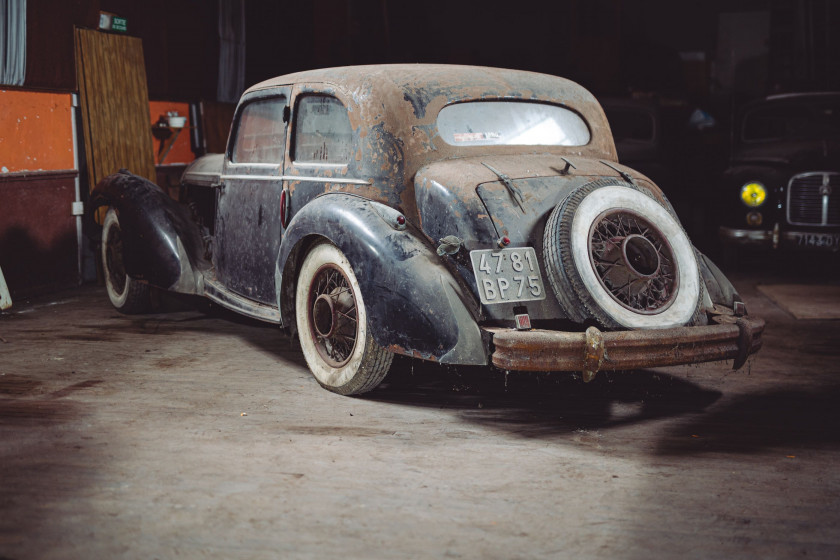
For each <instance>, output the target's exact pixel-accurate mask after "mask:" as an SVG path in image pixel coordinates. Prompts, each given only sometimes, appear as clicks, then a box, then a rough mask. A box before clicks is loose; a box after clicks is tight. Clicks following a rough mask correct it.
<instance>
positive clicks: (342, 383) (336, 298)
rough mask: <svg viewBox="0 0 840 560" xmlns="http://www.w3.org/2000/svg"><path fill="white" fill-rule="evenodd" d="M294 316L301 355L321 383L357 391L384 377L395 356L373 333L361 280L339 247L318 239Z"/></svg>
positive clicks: (309, 256)
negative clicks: (380, 343) (360, 284)
mask: <svg viewBox="0 0 840 560" xmlns="http://www.w3.org/2000/svg"><path fill="white" fill-rule="evenodd" d="M295 315H296V320H297V328H298V336H299V337H300V346H301V349H302V350H303V356H304V358H305V359H306V363H307V365H308V366H309V369H310V370H311V371H312V374H313V375H314V376H315V379H316V380H317V381H318V383H320V384H321V386H322V387H324V388H325V389H327V390H329V391H332V392H334V393H339V394H341V395H356V394H360V393H365V392H367V391H371V390H373V389H374V388H376V387H377V386H378V385H379V384H380V383H381V382H382V380H383V379H385V376H386V375H387V373H388V369H389V368H390V367H391V362H392V360H393V358H394V355H393V354H392V353H391V352H389V351H387V350H386V349H385V348H382V347H381V346H379V345H378V344H377V343H376V341H374V340H373V337H372V336H371V335H370V332H369V328H368V322H369V318H368V315H367V310H366V308H365V304H364V301H363V300H362V294H361V290H360V289H359V282H358V280H357V279H356V275H355V274H354V272H353V268H352V267H351V266H350V262H349V261H348V260H347V257H345V256H344V254H343V253H342V252H341V251H340V250H339V249H338V247H336V246H334V245H332V244H330V243H326V242H324V243H319V244H317V245H315V246H314V247H313V248H312V249H311V250H310V251H309V253H308V254H307V255H306V258H305V259H304V261H303V264H302V265H301V269H300V274H299V275H298V280H297V290H296V293H295Z"/></svg>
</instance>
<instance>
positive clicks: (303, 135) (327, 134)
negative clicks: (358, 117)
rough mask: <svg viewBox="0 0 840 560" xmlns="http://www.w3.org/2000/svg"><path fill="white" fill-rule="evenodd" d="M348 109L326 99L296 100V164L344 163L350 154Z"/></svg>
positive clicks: (350, 131) (350, 134)
mask: <svg viewBox="0 0 840 560" xmlns="http://www.w3.org/2000/svg"><path fill="white" fill-rule="evenodd" d="M351 142H352V129H351V128H350V117H349V116H348V115H347V108H346V107H344V105H343V104H342V103H341V101H339V100H338V99H336V98H335V97H331V96H328V95H307V96H305V97H300V98H298V101H297V111H296V117H295V130H294V155H293V159H294V161H295V162H296V163H339V164H340V163H347V162H348V161H350V156H351V153H352V144H351Z"/></svg>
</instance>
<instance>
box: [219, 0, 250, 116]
mask: <svg viewBox="0 0 840 560" xmlns="http://www.w3.org/2000/svg"><path fill="white" fill-rule="evenodd" d="M244 90H245V3H244V1H243V0H219V85H218V90H217V92H216V101H226V102H228V103H236V102H237V101H239V96H240V95H242V92H243V91H244Z"/></svg>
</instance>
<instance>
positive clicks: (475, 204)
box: [93, 64, 764, 394]
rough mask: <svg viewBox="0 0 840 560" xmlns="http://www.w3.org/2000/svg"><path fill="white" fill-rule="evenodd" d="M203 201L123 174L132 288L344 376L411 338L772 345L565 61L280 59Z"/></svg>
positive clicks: (617, 347) (667, 357)
mask: <svg viewBox="0 0 840 560" xmlns="http://www.w3.org/2000/svg"><path fill="white" fill-rule="evenodd" d="M183 183H184V185H185V189H186V191H187V194H188V199H189V201H190V202H189V205H187V206H184V205H179V204H178V203H175V202H174V201H172V200H170V199H169V198H167V196H166V195H164V194H163V192H162V191H161V190H160V189H159V188H157V187H156V186H155V185H153V184H151V183H149V182H148V181H145V180H143V179H140V178H138V177H136V176H134V175H131V174H130V173H128V172H121V173H117V174H115V175H112V176H110V177H108V178H106V179H104V180H103V181H102V182H101V183H100V184H99V185H98V186H97V188H96V189H95V196H94V204H93V206H107V207H108V210H107V213H106V218H105V221H104V228H103V233H102V259H103V264H104V269H105V271H106V285H107V288H108V294H109V297H110V298H111V301H112V303H113V304H114V306H115V307H117V309H120V310H122V311H124V312H139V311H143V310H145V309H147V305H148V295H149V293H148V292H149V286H150V285H151V286H158V287H161V288H164V289H167V290H172V291H177V292H185V293H194V294H201V295H204V296H206V297H208V298H210V299H212V300H213V301H215V302H217V303H219V304H220V305H223V306H225V307H228V308H230V309H233V310H235V311H238V312H240V313H242V314H244V315H248V316H250V317H254V318H257V319H261V320H264V321H269V322H272V323H277V324H279V325H281V326H283V327H287V328H289V329H290V330H291V331H292V332H296V333H297V334H298V336H299V339H300V344H301V348H302V350H303V353H304V356H305V358H306V361H307V364H308V365H309V367H310V369H311V370H312V373H313V374H314V376H315V378H316V379H317V381H318V382H319V383H320V384H321V385H322V386H324V387H325V388H327V389H329V390H331V391H335V392H338V393H341V394H356V393H363V392H365V391H369V390H371V389H373V388H374V387H376V386H377V385H378V384H379V383H380V382H381V381H382V379H383V378H384V377H385V375H386V374H387V372H388V369H389V367H390V365H391V362H392V359H393V356H394V354H402V355H407V356H412V357H417V358H422V359H424V360H432V361H436V362H440V363H446V364H471V365H491V364H492V365H493V366H495V367H498V368H502V369H505V370H522V371H580V372H584V379H586V380H588V379H591V378H592V376H594V375H595V373H596V372H597V371H599V370H614V369H632V368H639V367H648V366H660V365H669V364H684V363H691V362H701V361H709V360H724V359H733V360H734V363H733V365H734V366H735V367H740V366H741V365H742V364H743V363H744V361H745V360H746V358H747V357H748V356H749V355H750V354H751V353H753V352H755V351H757V350H758V348H759V347H760V345H761V339H760V336H761V332H762V330H763V326H764V323H763V321H761V320H760V319H756V318H751V317H749V316H747V315H746V310H745V307H744V304H743V303H742V301H741V298H740V297H739V295H738V294H737V293H736V291H735V289H734V288H733V287H732V285H731V284H730V283H729V282H728V281H727V280H726V278H725V277H724V276H723V274H721V272H720V271H719V270H718V268H717V267H715V265H714V264H712V262H711V261H709V259H707V258H706V257H705V256H704V255H702V254H700V253H698V252H697V251H696V250H695V249H694V247H693V246H692V244H691V242H690V241H689V240H688V238H687V236H686V235H685V233H684V231H683V229H682V227H681V226H680V223H679V221H678V220H677V219H676V217H675V215H674V213H673V210H672V209H671V207H670V205H669V203H668V201H667V200H666V199H665V197H664V196H663V195H662V193H661V191H660V190H659V189H658V188H657V187H656V185H654V184H653V183H652V182H651V181H650V180H649V179H647V178H646V177H644V176H642V175H640V174H638V173H636V172H635V171H633V170H632V169H629V168H627V167H625V166H622V165H619V164H618V163H617V161H616V152H615V145H614V143H613V139H612V136H611V134H610V129H609V125H608V123H607V120H606V118H605V117H604V113H603V111H602V110H601V107H600V106H599V104H598V102H597V101H596V100H595V98H594V97H593V96H592V95H591V94H590V93H589V92H587V91H586V90H585V89H583V88H581V87H580V86H579V85H577V84H575V83H573V82H571V81H568V80H565V79H562V78H558V77H553V76H547V75H542V74H535V73H529V72H521V71H514V70H501V69H492V68H479V67H461V66H442V65H419V64H418V65H389V66H367V67H349V68H333V69H325V70H316V71H308V72H301V73H297V74H291V75H287V76H281V77H278V78H274V79H272V80H268V81H266V82H263V83H260V84H257V85H255V86H253V87H251V88H250V89H249V90H248V91H246V92H245V94H243V96H242V99H241V101H240V103H239V105H238V108H237V111H236V116H235V118H234V122H233V125H232V129H231V133H230V137H229V142H228V147H227V151H226V153H225V154H216V155H209V156H205V157H203V158H201V159H199V160H197V161H196V162H195V163H194V164H192V165H191V166H190V167H189V168H188V169H187V170H186V171H185V173H184V177H183Z"/></svg>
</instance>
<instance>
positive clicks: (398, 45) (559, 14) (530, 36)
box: [26, 0, 840, 100]
mask: <svg viewBox="0 0 840 560" xmlns="http://www.w3.org/2000/svg"><path fill="white" fill-rule="evenodd" d="M100 10H104V11H109V12H113V13H116V14H119V15H121V16H123V17H127V18H128V32H129V34H131V35H133V36H137V37H140V38H142V39H143V48H144V51H145V58H146V68H147V76H148V84H149V93H150V96H151V97H152V98H166V99H173V100H192V99H199V98H201V99H215V95H216V81H217V76H218V52H219V46H218V44H219V41H218V29H217V10H218V4H217V2H216V1H214V0H144V1H143V2H139V1H136V0H62V1H56V0H52V1H50V0H29V2H28V13H27V17H28V62H27V79H26V86H27V87H35V88H50V89H60V90H75V89H76V80H75V72H74V56H73V48H74V43H73V26H74V25H78V26H85V27H96V26H97V24H98V16H99V11H100ZM245 10H246V37H247V45H246V68H245V85H246V86H248V85H251V84H253V83H256V82H259V81H261V80H264V79H266V78H270V77H272V76H277V75H280V74H284V73H288V72H293V71H297V70H303V69H307V68H316V67H328V66H341V65H349V64H367V63H384V62H444V63H455V64H481V65H488V66H502V67H514V68H521V69H528V70H536V71H541V72H547V73H551V74H557V75H562V76H566V77H569V78H572V79H574V80H576V81H578V82H580V83H582V84H583V85H584V86H586V87H588V88H589V89H591V90H592V91H594V92H595V93H597V94H602V95H603V94H610V95H615V94H622V93H626V92H627V91H628V90H629V89H631V88H632V89H636V90H638V89H642V90H656V91H666V92H676V93H680V92H684V91H685V90H687V89H688V90H691V89H692V88H693V89H697V88H701V89H702V88H705V90H706V92H707V93H708V92H710V91H713V90H714V88H715V84H714V82H713V79H712V78H713V76H711V75H710V70H711V68H712V65H713V63H714V62H715V57H716V56H717V55H718V28H719V21H720V18H721V14H726V13H736V12H764V13H768V14H770V22H771V25H770V34H769V36H768V37H767V38H766V39H763V40H764V41H765V42H766V43H767V44H766V45H765V46H766V51H767V58H766V60H764V61H762V64H763V65H765V66H766V68H767V70H766V72H764V73H763V74H761V75H760V76H761V80H762V83H761V84H758V85H757V86H756V89H760V90H766V91H771V90H773V89H788V90H791V89H803V88H804V89H838V88H840V36H837V34H836V33H834V30H835V29H836V28H838V27H840V4H838V3H837V2H834V1H833V0H799V1H796V2H794V1H793V0H680V1H678V2H675V1H673V0H552V1H548V0H531V1H523V2H519V3H512V2H509V1H504V2H502V1H501V0H485V1H484V2H451V1H450V0H425V1H424V2H403V1H393V0H320V1H319V2H317V3H315V2H308V1H306V0H297V1H290V0H247V1H246V2H245ZM685 51H695V52H701V53H703V55H704V56H705V62H704V65H705V66H704V67H701V68H695V69H694V71H695V74H696V73H698V72H699V73H703V72H705V73H706V74H707V75H706V76H699V77H698V76H696V75H695V76H694V77H691V76H689V79H690V80H693V82H692V83H686V65H685V64H684V63H683V61H682V60H681V59H680V53H681V52H685Z"/></svg>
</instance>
